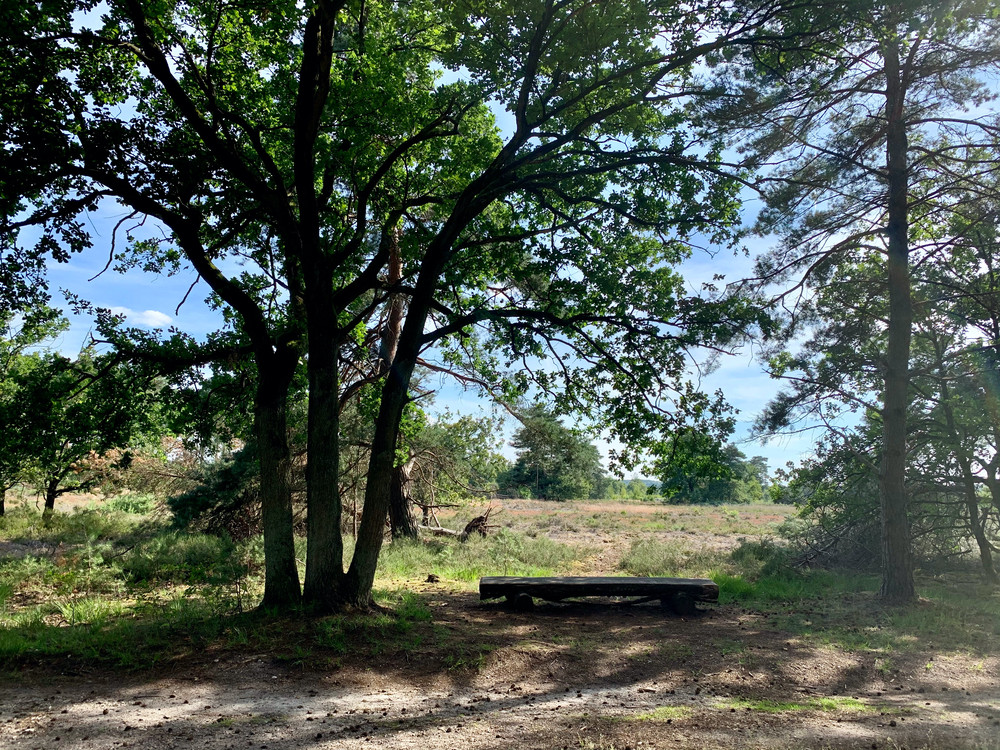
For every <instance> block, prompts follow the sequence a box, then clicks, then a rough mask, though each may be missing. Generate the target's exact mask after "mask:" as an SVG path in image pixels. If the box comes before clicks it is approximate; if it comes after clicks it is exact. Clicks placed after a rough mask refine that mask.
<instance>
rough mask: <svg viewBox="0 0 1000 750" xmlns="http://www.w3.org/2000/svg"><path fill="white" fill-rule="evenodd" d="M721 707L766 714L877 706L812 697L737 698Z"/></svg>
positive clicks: (863, 709)
mask: <svg viewBox="0 0 1000 750" xmlns="http://www.w3.org/2000/svg"><path fill="white" fill-rule="evenodd" d="M720 707H721V708H735V709H737V710H747V709H749V710H751V711H761V712H763V713H768V714H777V713H784V712H786V711H852V712H858V713H864V712H872V711H877V710H878V708H876V707H875V706H871V705H869V704H867V703H863V702H862V701H859V700H858V699H857V698H813V699H810V700H807V701H775V700H746V699H737V700H732V701H726V702H724V703H721V704H720Z"/></svg>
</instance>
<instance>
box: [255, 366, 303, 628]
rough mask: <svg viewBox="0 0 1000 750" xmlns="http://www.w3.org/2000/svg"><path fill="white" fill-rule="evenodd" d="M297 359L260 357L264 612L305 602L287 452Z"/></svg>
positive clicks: (258, 407) (258, 413)
mask: <svg viewBox="0 0 1000 750" xmlns="http://www.w3.org/2000/svg"><path fill="white" fill-rule="evenodd" d="M283 355H284V356H283ZM297 359H298V358H297V357H295V356H293V355H290V353H288V352H282V351H279V352H278V353H277V354H272V355H270V356H261V354H258V356H257V370H258V378H257V393H256V396H255V404H254V408H255V414H254V429H255V431H256V433H257V451H258V457H259V461H260V494H261V520H262V525H263V530H264V598H263V600H262V601H261V605H260V606H261V608H262V609H276V610H287V609H289V608H291V607H293V606H295V605H297V604H298V603H299V602H300V601H301V598H302V594H301V591H300V589H299V571H298V567H297V566H296V564H295V538H294V535H293V532H292V527H293V520H292V489H291V478H290V473H291V463H292V461H291V451H290V450H289V447H288V389H289V386H290V385H291V380H292V375H293V374H294V372H295V365H296V362H297Z"/></svg>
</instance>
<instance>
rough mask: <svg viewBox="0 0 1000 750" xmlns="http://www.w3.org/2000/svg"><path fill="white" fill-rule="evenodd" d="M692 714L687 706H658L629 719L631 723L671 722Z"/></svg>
mask: <svg viewBox="0 0 1000 750" xmlns="http://www.w3.org/2000/svg"><path fill="white" fill-rule="evenodd" d="M692 713H694V712H693V711H692V710H691V709H690V708H689V707H688V706H658V707H656V708H654V709H653V710H652V711H646V712H645V713H641V714H639V715H637V716H634V717H632V718H631V720H632V721H673V720H674V719H684V718H687V717H688V716H690V715H691V714H692Z"/></svg>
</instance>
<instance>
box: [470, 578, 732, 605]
mask: <svg viewBox="0 0 1000 750" xmlns="http://www.w3.org/2000/svg"><path fill="white" fill-rule="evenodd" d="M519 594H527V595H528V596H537V597H538V598H540V599H547V600H549V601H560V600H562V599H569V598H572V597H578V596H643V597H649V598H652V599H665V598H669V597H673V596H676V595H677V594H685V595H686V596H688V597H690V598H691V599H694V600H697V601H712V602H714V601H718V599H719V586H718V584H716V583H715V581H712V580H709V579H707V578H638V577H615V576H549V577H542V576H539V577H530V576H490V577H485V578H480V579H479V598H480V599H481V600H484V601H485V600H487V599H498V598H500V597H502V596H506V597H509V598H515V597H517V596H518V595H519Z"/></svg>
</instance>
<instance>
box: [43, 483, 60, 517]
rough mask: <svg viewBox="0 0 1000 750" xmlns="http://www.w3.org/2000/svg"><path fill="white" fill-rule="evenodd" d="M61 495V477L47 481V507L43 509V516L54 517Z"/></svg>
mask: <svg viewBox="0 0 1000 750" xmlns="http://www.w3.org/2000/svg"><path fill="white" fill-rule="evenodd" d="M57 497H59V479H58V478H55V479H50V480H49V481H48V482H46V483H45V507H44V508H43V509H42V518H45V519H49V518H52V514H53V513H55V512H56V498H57Z"/></svg>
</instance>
